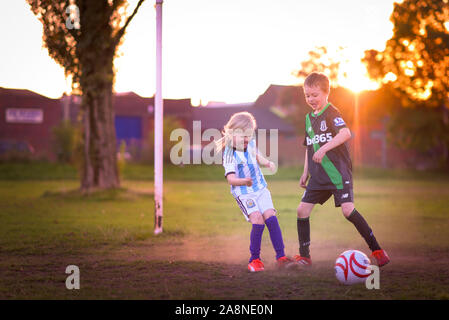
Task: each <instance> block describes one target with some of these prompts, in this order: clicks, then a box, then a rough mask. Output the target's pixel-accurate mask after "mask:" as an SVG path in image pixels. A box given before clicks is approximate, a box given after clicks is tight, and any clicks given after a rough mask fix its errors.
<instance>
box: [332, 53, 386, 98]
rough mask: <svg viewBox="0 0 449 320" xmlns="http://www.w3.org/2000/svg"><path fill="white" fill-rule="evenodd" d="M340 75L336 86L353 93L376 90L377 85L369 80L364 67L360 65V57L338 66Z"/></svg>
mask: <svg viewBox="0 0 449 320" xmlns="http://www.w3.org/2000/svg"><path fill="white" fill-rule="evenodd" d="M340 68H341V70H340V75H339V78H338V84H339V85H340V86H342V87H345V88H347V89H349V90H351V91H352V92H354V93H360V92H361V91H364V90H376V89H378V88H379V83H377V82H376V81H374V80H372V79H370V78H369V76H368V74H367V70H366V66H365V65H364V64H363V63H362V61H361V57H359V56H354V57H353V58H351V59H348V60H347V61H345V62H342V63H341V64H340Z"/></svg>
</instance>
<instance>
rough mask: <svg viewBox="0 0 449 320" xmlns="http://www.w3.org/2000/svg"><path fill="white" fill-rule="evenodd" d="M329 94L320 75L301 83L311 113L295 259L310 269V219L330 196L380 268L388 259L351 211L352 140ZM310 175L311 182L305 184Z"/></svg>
mask: <svg viewBox="0 0 449 320" xmlns="http://www.w3.org/2000/svg"><path fill="white" fill-rule="evenodd" d="M329 91H330V84H329V79H328V77H327V76H326V75H325V74H323V73H317V72H313V73H311V74H309V75H308V76H307V78H306V79H305V81H304V95H305V98H306V102H307V104H308V105H309V106H310V107H311V108H312V109H313V111H312V112H310V113H308V114H307V115H306V136H305V138H304V145H305V146H306V147H307V149H306V154H305V160H304V172H303V174H302V176H301V178H300V181H299V182H300V186H301V187H302V188H305V189H306V191H305V192H304V195H303V197H302V199H301V202H300V204H299V206H298V209H297V212H298V219H297V228H298V239H299V253H300V254H299V255H296V256H295V257H294V258H295V260H296V262H297V263H298V264H300V265H306V266H310V265H312V260H311V258H310V253H309V246H310V223H309V216H310V213H311V211H312V209H313V207H314V206H315V204H317V203H319V204H323V203H325V202H326V201H327V200H328V199H329V198H330V197H331V196H332V195H333V196H334V202H335V206H336V207H341V209H342V212H343V215H344V216H345V217H346V218H347V219H348V220H349V221H350V222H352V223H353V224H354V226H355V227H356V229H357V231H358V232H359V233H360V235H361V236H362V237H363V238H364V239H365V241H366V243H367V244H368V246H369V248H370V249H371V251H372V257H374V258H375V259H376V260H377V264H378V266H379V267H381V266H384V265H386V264H387V263H388V262H389V261H390V259H389V257H388V255H387V253H386V252H385V251H384V250H382V249H381V248H380V246H379V244H378V243H377V240H376V238H375V237H374V234H373V232H372V230H371V228H370V227H369V225H368V223H367V222H366V221H365V219H364V218H363V217H362V215H361V214H360V213H359V212H358V211H357V210H356V209H355V207H354V203H353V190H352V164H351V159H350V156H349V150H348V147H347V146H346V144H345V142H346V141H348V140H349V139H350V138H351V132H350V130H349V129H348V128H347V127H346V124H345V122H344V120H343V118H342V117H341V115H340V112H339V111H338V109H337V108H335V107H334V106H333V105H332V104H331V103H329V102H328V101H327V100H328V96H329ZM309 174H310V181H309V183H308V184H307V180H308V179H309ZM306 184H307V185H306Z"/></svg>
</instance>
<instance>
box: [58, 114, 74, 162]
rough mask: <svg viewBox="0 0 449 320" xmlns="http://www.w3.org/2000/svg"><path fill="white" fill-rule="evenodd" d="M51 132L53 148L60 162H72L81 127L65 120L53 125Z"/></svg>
mask: <svg viewBox="0 0 449 320" xmlns="http://www.w3.org/2000/svg"><path fill="white" fill-rule="evenodd" d="M51 132H52V148H53V152H54V153H55V154H56V157H57V160H58V162H62V163H69V162H72V161H73V160H74V154H75V152H76V150H77V145H76V143H77V136H78V135H79V128H77V127H75V126H74V125H72V123H71V122H70V121H67V120H65V121H61V123H59V124H58V125H57V126H55V127H53V128H52V129H51Z"/></svg>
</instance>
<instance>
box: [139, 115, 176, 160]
mask: <svg viewBox="0 0 449 320" xmlns="http://www.w3.org/2000/svg"><path fill="white" fill-rule="evenodd" d="M183 127H184V126H183V125H182V123H181V121H179V120H178V119H176V118H175V117H172V116H167V117H164V129H163V139H164V142H163V152H164V162H165V163H170V150H171V149H172V147H173V146H174V145H175V144H177V143H178V141H170V134H171V133H172V131H173V130H175V129H179V128H183ZM143 160H144V162H146V163H154V127H153V130H151V131H150V133H149V134H148V138H147V143H146V146H145V150H144V153H143Z"/></svg>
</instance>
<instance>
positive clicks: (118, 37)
mask: <svg viewBox="0 0 449 320" xmlns="http://www.w3.org/2000/svg"><path fill="white" fill-rule="evenodd" d="M144 1H145V0H139V3H138V4H137V6H136V8H135V9H134V12H133V13H132V14H131V15H130V16H129V17H128V19H127V20H126V22H125V25H124V26H123V27H122V28H121V29H120V30H119V31H118V32H117V34H116V35H115V37H114V41H113V44H114V46H116V45H117V44H118V43H119V41H120V39H121V38H122V37H123V35H124V34H125V31H126V28H127V27H128V25H129V23H130V22H131V20H132V19H133V18H134V16H135V15H136V14H137V11H139V8H140V6H141V5H142V3H143V2H144Z"/></svg>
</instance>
